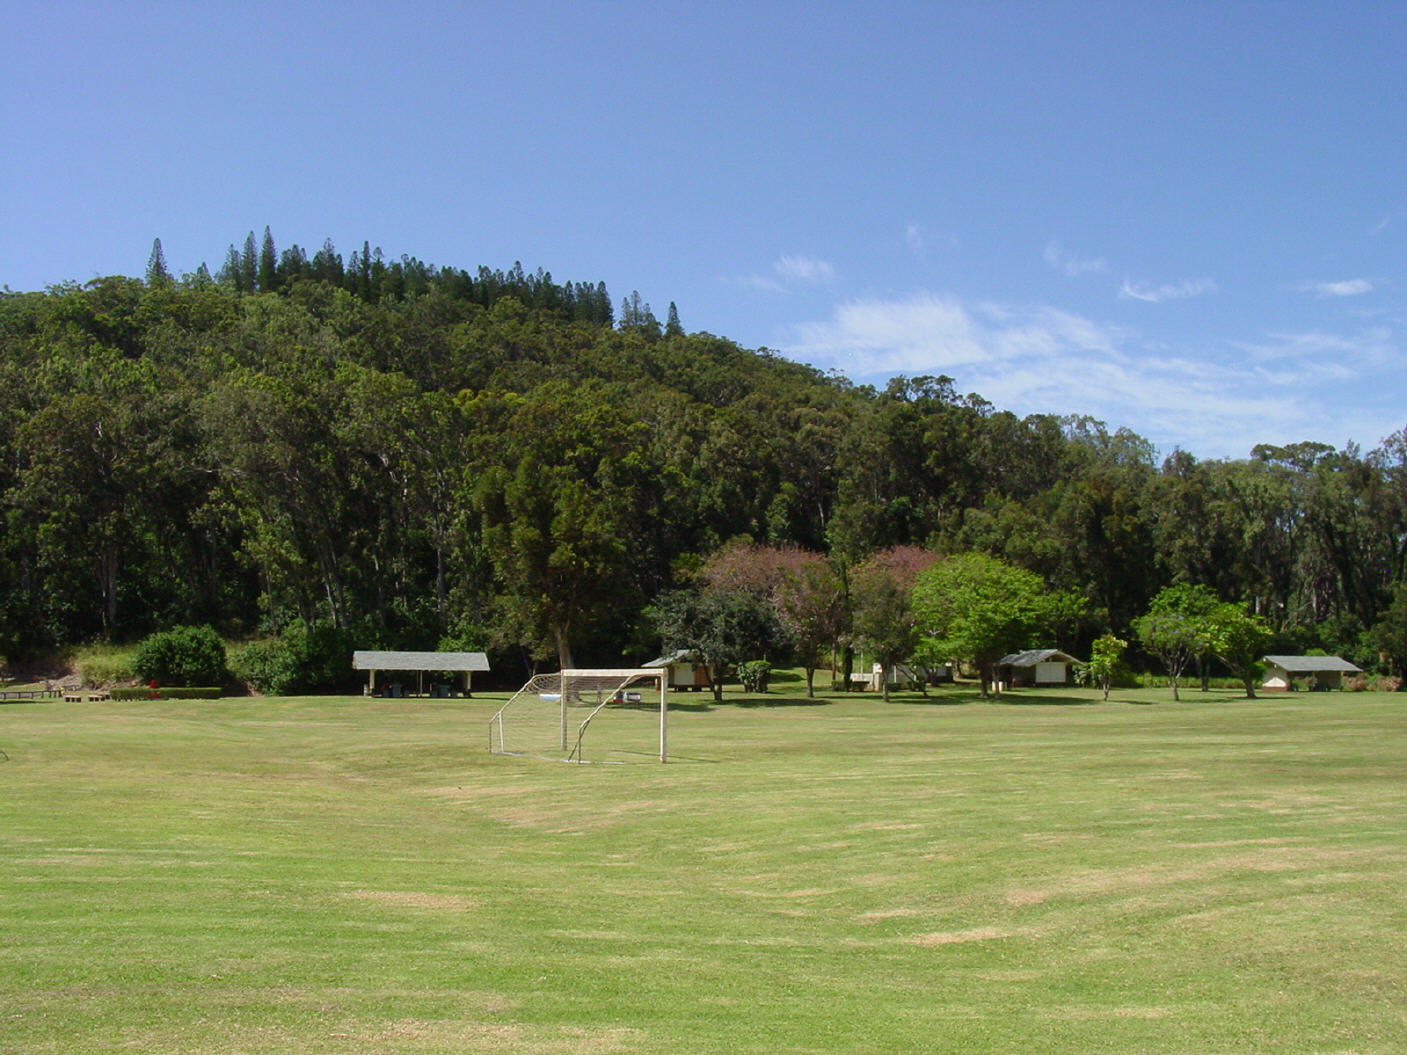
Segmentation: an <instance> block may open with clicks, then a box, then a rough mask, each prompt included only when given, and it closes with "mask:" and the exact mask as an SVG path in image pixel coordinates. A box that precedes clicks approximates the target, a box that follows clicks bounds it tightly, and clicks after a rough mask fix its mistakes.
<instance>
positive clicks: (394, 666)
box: [352, 651, 489, 696]
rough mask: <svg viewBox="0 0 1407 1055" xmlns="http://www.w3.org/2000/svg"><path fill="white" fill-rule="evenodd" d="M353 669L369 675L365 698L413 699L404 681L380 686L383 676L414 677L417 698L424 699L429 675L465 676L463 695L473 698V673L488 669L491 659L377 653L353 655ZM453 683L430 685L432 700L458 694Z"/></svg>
mask: <svg viewBox="0 0 1407 1055" xmlns="http://www.w3.org/2000/svg"><path fill="white" fill-rule="evenodd" d="M352 669H353V670H364V671H366V672H367V677H366V688H365V689H363V690H362V695H363V696H380V695H383V694H384V695H388V696H408V695H411V690H410V686H409V685H407V684H406V683H405V682H401V681H388V682H386V683H385V684H384V685H381V686H378V685H377V683H376V675H377V674H378V673H381V674H406V675H409V674H414V675H415V692H414V694H415V695H417V696H418V695H423V694H424V692H425V675H426V674H427V673H428V674H451V675H453V674H462V675H463V676H464V685H463V690H462V691H463V693H464V695H465V696H468V695H470V692H471V690H472V688H473V681H472V679H473V676H474V671H476V670H482V671H486V670H488V669H489V657H488V656H487V655H486V654H484V653H483V652H375V651H360V652H353V653H352ZM456 691H458V690H456V689H455V686H454V682H453V680H449V681H446V680H443V679H441V680H440V681H434V680H432V681H431V682H430V693H431V695H433V696H453V695H454V694H455V692H456Z"/></svg>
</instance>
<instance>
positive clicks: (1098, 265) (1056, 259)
mask: <svg viewBox="0 0 1407 1055" xmlns="http://www.w3.org/2000/svg"><path fill="white" fill-rule="evenodd" d="M1042 255H1043V256H1044V257H1045V262H1046V263H1047V264H1049V265H1050V266H1051V267H1053V268H1055V270H1056V271H1059V272H1060V273H1061V274H1062V275H1064V276H1065V277H1066V278H1079V277H1080V276H1081V275H1099V274H1103V273H1105V272H1106V271H1108V270H1109V264H1108V262H1107V261H1105V260H1103V259H1101V258H1099V257H1079V256H1076V255H1075V254H1074V253H1071V252H1069V251H1068V250H1066V249H1065V247H1064V246H1062V245H1061V244H1060V243H1059V242H1056V241H1052V242H1051V243H1050V244H1049V245H1047V246H1046V247H1045V252H1044V253H1043V254H1042Z"/></svg>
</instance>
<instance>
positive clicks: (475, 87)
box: [0, 0, 1407, 457]
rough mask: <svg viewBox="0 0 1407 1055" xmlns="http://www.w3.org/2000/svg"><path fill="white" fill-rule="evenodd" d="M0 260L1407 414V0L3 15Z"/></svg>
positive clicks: (1161, 402) (925, 368) (985, 386)
mask: <svg viewBox="0 0 1407 1055" xmlns="http://www.w3.org/2000/svg"><path fill="white" fill-rule="evenodd" d="M5 25H6V32H5V34H4V37H3V40H0V97H3V99H4V100H5V102H4V106H3V109H0V133H3V138H4V143H5V154H6V162H5V164H4V165H0V285H7V286H8V287H9V288H11V289H13V290H30V289H41V288H43V287H44V286H46V285H49V284H52V283H57V282H62V281H66V280H76V281H79V282H83V281H86V280H88V279H91V278H93V277H95V276H98V275H104V274H113V273H123V274H129V275H141V274H142V273H143V272H144V270H145V267H146V262H147V256H148V253H149V251H150V249H151V244H152V239H153V238H155V237H160V238H161V240H162V244H163V247H164V250H165V255H166V259H167V262H168V264H169V266H170V268H171V270H172V271H173V272H176V273H180V272H183V271H193V270H195V268H196V267H197V266H198V265H199V264H200V263H201V262H206V263H207V264H208V265H209V266H210V268H211V269H212V270H215V269H218V267H219V266H220V264H221V263H222V262H223V258H224V254H225V251H226V249H227V247H228V246H229V245H230V244H231V243H238V244H241V245H242V244H243V240H244V236H245V234H246V233H247V232H249V231H251V230H253V231H254V232H255V235H256V238H257V237H259V236H261V235H262V233H263V228H264V226H265V225H268V226H269V227H270V228H271V229H272V232H273V235H274V239H275V242H276V244H277V246H278V248H280V249H283V248H286V247H287V246H288V245H290V244H292V243H295V242H296V243H298V244H299V245H302V246H303V247H304V248H305V249H307V250H308V251H309V252H310V253H311V252H312V251H314V250H316V249H317V248H318V247H319V246H321V245H322V243H323V240H324V239H326V238H331V239H332V240H333V242H334V243H335V244H336V246H337V247H338V249H339V250H341V251H342V252H344V253H345V252H349V251H351V250H352V249H354V248H360V247H361V244H362V242H363V240H366V241H369V242H370V244H371V245H372V247H380V248H381V249H382V250H383V252H384V253H385V254H386V255H387V256H388V257H398V256H400V255H401V254H411V255H414V256H416V257H418V258H420V259H422V260H424V261H427V262H430V263H434V264H449V265H453V266H457V267H466V268H474V267H477V266H478V265H480V264H487V265H489V266H490V267H495V268H497V267H509V266H511V265H512V264H513V262H514V261H515V260H521V261H522V263H523V265H524V267H525V268H527V269H528V270H535V269H536V268H538V267H543V268H545V269H547V270H548V271H550V272H551V273H552V274H553V276H554V278H556V279H558V280H559V281H565V280H573V281H593V282H594V281H597V280H604V281H605V282H606V284H607V286H608V287H609V288H610V291H611V294H612V296H613V298H614V299H615V301H616V302H617V303H619V301H620V299H621V298H622V297H623V296H625V295H627V294H629V293H630V291H631V290H633V289H638V290H639V291H640V293H641V295H642V296H643V297H644V299H645V300H646V301H648V302H650V303H651V305H652V306H653V308H654V310H655V313H656V315H658V316H659V317H660V318H661V319H663V318H664V315H665V310H666V308H667V306H668V303H669V302H670V301H675V302H676V303H677V304H678V306H679V311H680V315H681V319H682V321H683V324H684V326H685V328H686V329H689V330H708V331H710V332H713V333H717V334H721V335H724V336H727V337H731V338H733V339H735V340H737V341H738V342H740V343H742V344H744V345H746V346H748V347H759V346H766V347H770V348H773V349H776V350H777V351H779V352H780V353H782V354H784V355H786V356H788V357H791V358H795V359H798V360H801V361H805V362H808V363H812V364H814V365H816V366H818V367H821V368H823V369H832V368H834V369H837V370H840V371H842V372H844V373H845V374H846V375H847V376H849V377H850V378H851V379H853V380H854V381H856V382H859V383H873V384H878V385H882V384H883V383H884V381H885V380H886V379H887V378H888V377H889V376H891V375H892V374H895V373H907V374H911V375H916V374H937V373H944V374H948V375H950V376H952V377H953V378H954V379H955V381H956V384H957V387H958V389H959V391H963V392H969V391H970V392H977V393H980V394H981V395H983V396H985V397H986V398H987V399H989V400H991V401H992V402H993V403H994V404H996V405H997V406H998V407H999V408H1002V409H1009V410H1012V411H1015V412H1016V413H1018V414H1027V413H1035V412H1052V413H1087V414H1092V415H1094V416H1096V417H1099V418H1102V419H1103V420H1105V421H1106V422H1108V424H1109V425H1110V427H1111V428H1112V427H1118V426H1128V427H1129V428H1132V429H1134V430H1135V431H1137V432H1139V433H1141V434H1143V435H1144V436H1147V437H1148V438H1149V439H1151V440H1153V441H1154V442H1155V443H1156V444H1158V445H1159V447H1160V448H1162V449H1163V451H1165V452H1166V451H1168V450H1171V449H1172V448H1173V447H1174V446H1181V447H1182V448H1184V449H1186V450H1190V451H1192V452H1193V453H1195V454H1197V455H1199V456H1204V457H1225V456H1229V457H1241V456H1244V455H1246V454H1247V453H1248V452H1249V450H1250V447H1251V445H1252V444H1254V443H1258V442H1271V443H1288V442H1294V441H1297V440H1320V441H1323V442H1327V443H1332V444H1335V445H1342V444H1344V443H1346V442H1349V441H1356V442H1358V443H1360V444H1361V445H1362V446H1364V447H1365V448H1369V447H1372V446H1375V445H1376V444H1377V443H1378V442H1379V441H1380V440H1381V439H1382V438H1383V437H1384V436H1386V435H1387V434H1388V433H1390V432H1393V431H1396V430H1398V429H1400V428H1402V427H1403V426H1404V425H1405V424H1407V398H1404V396H1407V379H1404V371H1403V370H1402V369H1401V366H1402V362H1403V355H1402V348H1403V343H1404V317H1403V316H1404V312H1407V300H1404V293H1407V267H1404V254H1403V248H1404V244H1407V178H1404V177H1407V121H1404V116H1407V75H1404V72H1403V69H1404V66H1403V62H1402V56H1403V55H1404V54H1407V5H1404V4H1400V3H1384V4H1376V3H1371V2H1365V3H1356V4H1349V5H1343V4H1329V3H1323V4H1320V3H1288V2H1286V3H1256V4H1243V3H1216V4H1213V3H1195V4H1187V3H1169V4H1146V3H1131V4H1115V3H1083V4H1067V3H1059V2H1042V3H1030V4H1025V3H976V2H972V3H922V4H900V3H876V4H869V3H863V4H862V3H853V4H850V3H846V4H837V3H816V2H807V3H790V2H778V3H766V4H727V3H689V4H684V3H668V2H654V3H541V2H520V3H513V4H507V3H503V4H500V3H483V4H468V3H446V2H427V3H420V4H414V5H394V4H370V3H350V4H349V3H345V2H344V3H337V4H332V3H326V4H324V3H303V4H292V5H285V4H272V3H260V2H252V3H240V4H234V3H225V2H220V3H210V4H185V3H170V4H155V3H141V2H137V3H69V2H64V0H59V2H57V3H52V4H43V5H41V4H32V3H18V2H11V3H7V4H5Z"/></svg>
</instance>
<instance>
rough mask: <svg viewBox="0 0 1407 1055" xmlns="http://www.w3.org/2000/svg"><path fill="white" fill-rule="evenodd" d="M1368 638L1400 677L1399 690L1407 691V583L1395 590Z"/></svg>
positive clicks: (1393, 671) (1399, 585)
mask: <svg viewBox="0 0 1407 1055" xmlns="http://www.w3.org/2000/svg"><path fill="white" fill-rule="evenodd" d="M1368 640H1369V642H1370V644H1371V645H1372V647H1373V648H1375V649H1376V650H1377V651H1378V654H1379V655H1380V656H1382V657H1383V660H1384V661H1385V662H1386V663H1387V665H1388V667H1389V668H1390V669H1391V671H1392V673H1393V674H1394V675H1395V676H1396V677H1397V678H1398V691H1407V585H1403V584H1400V583H1399V584H1398V585H1397V587H1396V588H1395V589H1394V590H1393V594H1392V603H1391V604H1389V605H1388V607H1387V610H1386V611H1385V612H1383V614H1382V617H1381V618H1380V619H1379V620H1378V621H1377V622H1376V623H1374V624H1373V627H1372V629H1371V630H1370V631H1369V633H1368Z"/></svg>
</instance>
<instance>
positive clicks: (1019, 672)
mask: <svg viewBox="0 0 1407 1055" xmlns="http://www.w3.org/2000/svg"><path fill="white" fill-rule="evenodd" d="M1078 662H1079V660H1077V659H1076V658H1075V657H1074V656H1071V655H1068V654H1067V653H1064V652H1061V651H1060V650H1059V649H1056V648H1032V649H1027V650H1026V651H1025V652H1013V653H1011V654H1010V655H1009V656H1002V658H1001V659H1000V660H998V662H997V680H998V681H999V682H1001V683H1002V685H1003V686H1005V687H1007V688H1013V687H1018V686H1023V685H1036V686H1046V685H1068V684H1069V683H1070V667H1071V665H1072V664H1075V663H1078Z"/></svg>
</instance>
